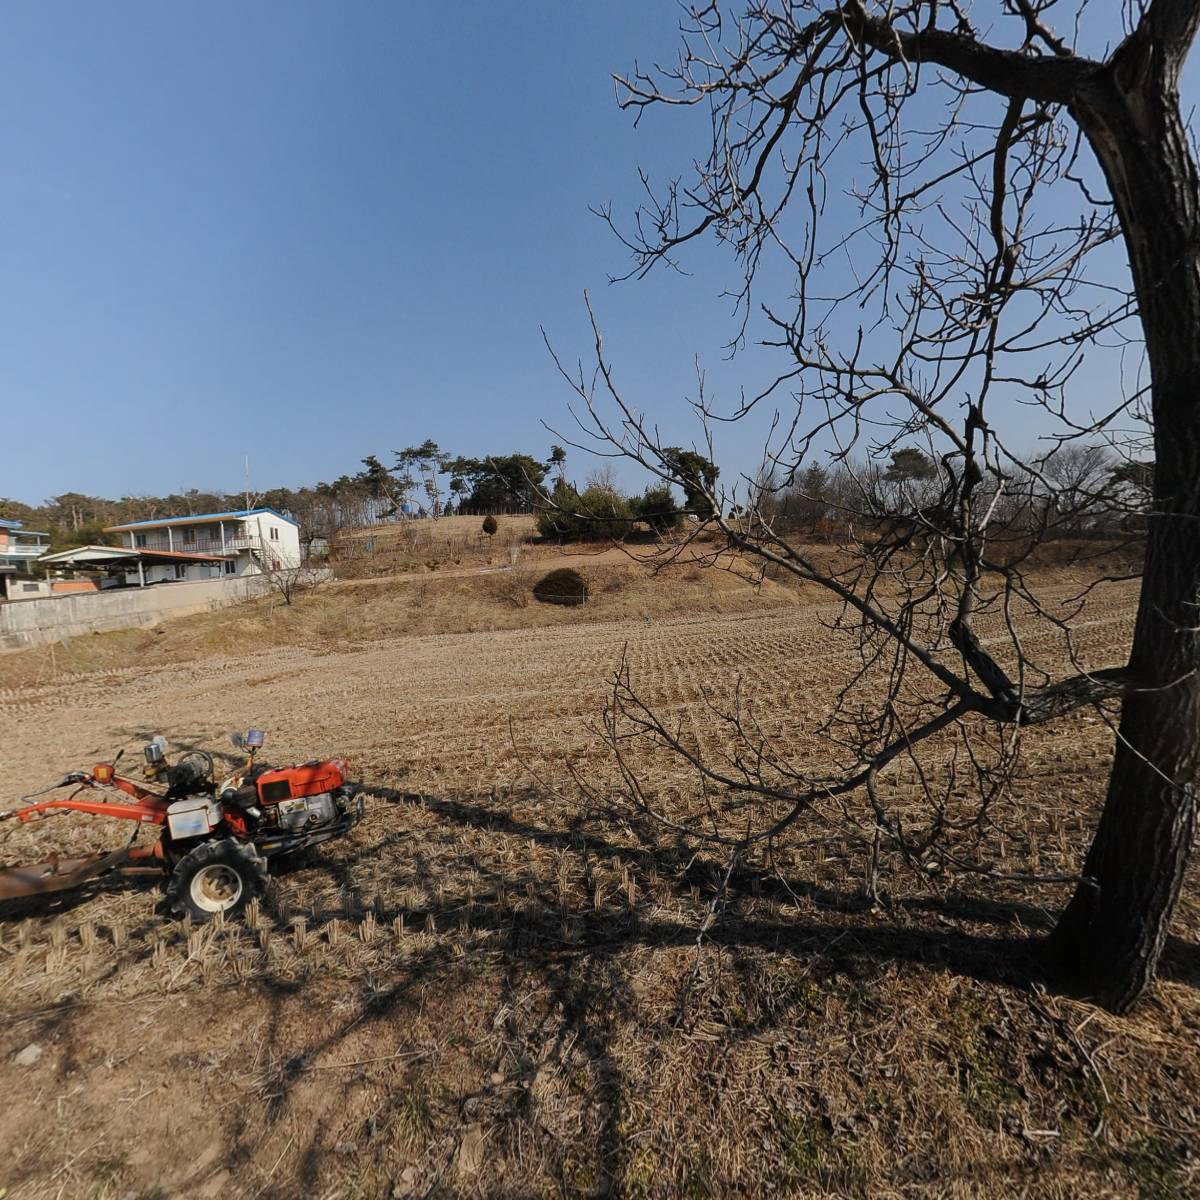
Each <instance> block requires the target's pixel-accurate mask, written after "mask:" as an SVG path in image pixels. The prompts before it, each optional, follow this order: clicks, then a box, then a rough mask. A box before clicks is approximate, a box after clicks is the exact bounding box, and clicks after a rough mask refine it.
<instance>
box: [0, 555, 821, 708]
mask: <svg viewBox="0 0 1200 1200" xmlns="http://www.w3.org/2000/svg"><path fill="white" fill-rule="evenodd" d="M551 561H562V558H561V556H560V557H559V558H557V559H554V560H551ZM571 561H572V562H575V561H577V560H576V559H575V558H572V559H571ZM579 569H580V570H582V572H583V574H584V576H585V578H586V579H587V580H588V585H589V600H588V603H587V604H586V605H584V606H581V607H579V608H574V609H565V608H562V607H559V606H547V605H543V604H538V603H536V602H534V601H533V597H532V591H533V587H534V585H535V584H536V582H537V581H538V579H539V578H541V577H542V575H543V574H544V571H543V570H542V569H541V568H539V567H536V566H530V567H526V566H524V565H521V566H518V567H515V568H501V569H497V570H496V571H495V572H494V573H484V574H480V573H479V572H478V571H477V570H476V571H464V572H453V571H450V572H447V571H440V572H437V573H430V574H428V575H423V576H421V577H418V578H403V579H396V578H393V577H387V576H385V577H381V578H372V579H362V580H346V581H338V582H335V583H332V584H326V585H322V586H321V587H319V588H317V589H316V590H314V591H312V592H308V593H305V594H302V595H300V596H299V597H297V599H296V601H295V602H294V603H293V604H292V605H285V604H283V603H282V602H281V601H280V599H279V598H278V597H277V596H274V595H270V596H267V597H265V598H261V599H257V600H252V601H248V602H246V603H244V604H240V605H237V606H236V607H234V608H230V609H221V610H218V611H216V612H212V613H205V614H201V615H199V616H191V617H183V618H177V619H173V620H168V621H164V622H163V623H162V624H160V625H157V626H154V627H152V628H149V629H128V630H118V631H116V632H112V633H100V634H92V635H90V636H84V637H76V638H73V639H71V640H70V641H69V642H68V643H67V644H65V645H59V646H56V647H54V648H49V647H42V646H39V647H34V648H32V649H29V650H21V651H10V652H8V653H0V689H2V688H15V687H21V686H25V685H28V684H31V683H39V682H50V681H53V680H54V679H57V678H64V677H66V676H70V675H76V674H84V673H90V672H103V671H108V670H116V671H120V670H122V669H124V668H126V667H128V666H129V665H130V664H137V665H138V666H139V667H147V666H156V665H160V664H164V663H175V662H192V661H194V660H197V659H202V658H213V657H224V656H228V655H235V654H239V653H244V652H249V651H255V650H261V649H266V648H270V647H273V646H281V647H283V646H291V647H306V648H309V649H313V650H325V651H332V650H346V649H351V648H354V647H358V646H362V645H366V644H368V643H370V642H375V641H380V640H385V639H391V638H396V637H404V636H409V635H414V634H416V635H421V634H437V633H447V634H449V633H476V632H481V631H486V630H500V629H526V628H537V627H542V626H549V625H559V624H579V623H590V622H596V621H614V620H629V619H644V620H650V619H653V618H658V617H664V616H671V615H676V614H681V613H697V614H699V613H734V612H752V611H764V610H768V609H771V608H774V607H778V606H781V605H788V606H791V605H795V604H796V603H798V602H799V595H800V593H798V592H797V591H796V589H794V588H791V587H785V586H781V585H778V584H775V583H772V582H770V581H767V582H764V583H763V584H762V585H761V586H755V585H753V584H751V583H747V582H746V581H745V580H743V579H741V578H739V577H737V576H736V575H733V574H731V573H729V572H725V571H702V570H701V569H700V568H699V567H696V566H694V565H687V564H685V565H681V566H678V567H672V568H669V569H667V570H666V571H664V572H662V573H660V574H659V575H657V576H653V575H651V574H650V573H649V572H648V571H647V570H646V568H644V567H641V566H639V565H637V564H636V563H633V562H630V561H628V560H626V559H624V558H623V557H619V556H618V557H616V558H615V560H614V558H613V557H612V556H605V558H604V559H603V560H602V561H597V562H595V563H594V564H593V563H589V562H586V561H585V562H583V563H581V564H580V566H579Z"/></svg>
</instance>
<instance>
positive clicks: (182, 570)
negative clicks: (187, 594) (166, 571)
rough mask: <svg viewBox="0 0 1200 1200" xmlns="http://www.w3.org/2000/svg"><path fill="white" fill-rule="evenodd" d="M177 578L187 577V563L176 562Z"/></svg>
mask: <svg viewBox="0 0 1200 1200" xmlns="http://www.w3.org/2000/svg"><path fill="white" fill-rule="evenodd" d="M175 578H176V579H186V578H187V563H176V564H175Z"/></svg>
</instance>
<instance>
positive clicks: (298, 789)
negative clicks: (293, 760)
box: [254, 758, 349, 804]
mask: <svg viewBox="0 0 1200 1200" xmlns="http://www.w3.org/2000/svg"><path fill="white" fill-rule="evenodd" d="M348 770H349V765H348V764H347V762H346V760H345V759H344V758H327V759H322V760H321V761H319V762H307V763H299V764H297V765H296V766H292V767H276V768H275V769H273V770H270V771H264V772H263V773H262V774H261V775H260V776H259V777H258V778H257V779H256V780H255V781H254V782H255V786H256V787H257V788H258V799H259V802H260V803H262V804H278V803H279V801H280V800H294V799H297V798H298V797H300V796H317V795H319V794H320V793H322V792H332V791H333V790H334V788H339V787H341V786H342V784H343V783H345V781H346V773H347V771H348Z"/></svg>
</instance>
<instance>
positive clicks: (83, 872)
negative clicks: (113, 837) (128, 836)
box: [0, 846, 130, 900]
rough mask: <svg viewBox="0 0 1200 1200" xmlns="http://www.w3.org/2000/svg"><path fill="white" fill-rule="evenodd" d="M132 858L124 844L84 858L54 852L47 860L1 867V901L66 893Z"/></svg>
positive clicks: (121, 865)
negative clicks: (107, 851)
mask: <svg viewBox="0 0 1200 1200" xmlns="http://www.w3.org/2000/svg"><path fill="white" fill-rule="evenodd" d="M129 858H130V854H129V847H128V846H123V847H122V848H121V849H120V850H113V851H112V852H111V853H108V854H104V853H100V854H88V855H85V856H84V857H83V858H60V857H59V856H58V855H57V854H55V855H52V856H51V857H50V858H48V859H47V860H46V861H45V862H40V863H30V864H29V865H28V866H24V867H6V868H5V869H3V870H0V900H19V899H20V898H21V897H22V896H41V895H44V894H45V893H47V892H64V891H66V890H67V889H68V888H73V887H78V886H79V885H80V884H82V883H86V882H87V881H88V880H89V879H95V878H96V876H98V875H103V874H105V872H107V871H112V870H115V869H116V868H118V867H123V866H124V865H125V864H126V863H127V862H128V861H129Z"/></svg>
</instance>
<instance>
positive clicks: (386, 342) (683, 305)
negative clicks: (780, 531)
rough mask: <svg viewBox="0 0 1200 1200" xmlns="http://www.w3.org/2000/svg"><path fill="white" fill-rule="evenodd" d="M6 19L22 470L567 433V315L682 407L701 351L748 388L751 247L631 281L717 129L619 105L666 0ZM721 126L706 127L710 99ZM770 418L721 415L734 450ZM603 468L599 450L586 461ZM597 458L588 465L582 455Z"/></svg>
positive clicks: (332, 466)
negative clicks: (735, 317)
mask: <svg viewBox="0 0 1200 1200" xmlns="http://www.w3.org/2000/svg"><path fill="white" fill-rule="evenodd" d="M4 11H5V37H4V39H3V43H2V45H0V122H2V126H0V127H2V130H3V134H2V144H3V146H4V154H3V157H2V158H0V228H2V229H3V235H2V238H0V274H2V277H3V280H4V286H3V289H0V405H2V406H3V412H4V428H5V437H6V440H7V441H8V443H9V445H10V446H15V447H16V448H17V449H16V452H15V453H14V452H11V451H10V452H9V453H8V454H6V455H5V468H4V476H3V478H2V479H0V495H7V496H10V497H13V498H16V499H20V500H24V501H27V502H37V501H40V500H41V499H43V498H44V497H46V496H49V495H52V494H55V493H58V492H61V491H64V490H68V489H71V490H78V491H83V492H91V493H95V494H102V495H120V494H133V493H161V492H165V491H169V490H176V489H183V488H188V487H200V488H206V489H226V488H227V489H231V490H234V489H239V488H240V487H241V486H242V473H243V457H244V455H245V454H247V453H248V454H249V455H250V458H251V471H252V479H253V483H254V485H255V486H257V487H269V486H275V485H281V484H282V485H291V486H298V485H301V484H304V483H311V482H315V481H316V480H317V479H321V478H332V477H334V476H336V475H338V474H340V473H342V472H345V471H353V470H355V469H357V467H358V462H359V459H361V458H362V456H363V455H365V454H368V453H376V454H379V455H380V457H382V458H383V459H384V460H385V461H390V452H391V451H392V450H393V449H394V448H396V447H400V446H406V445H410V444H413V443H416V442H420V441H422V440H424V439H425V438H427V437H432V438H433V439H435V440H436V441H438V442H439V443H441V444H442V446H443V447H444V448H446V449H449V450H451V451H452V452H455V453H463V454H479V453H484V452H488V451H496V452H504V451H508V450H516V449H520V450H526V449H529V450H534V451H543V452H544V451H545V450H546V449H547V448H548V446H549V444H550V442H551V440H552V438H551V435H550V434H548V433H547V432H545V430H543V429H542V427H541V424H540V422H541V421H543V420H545V421H548V422H550V423H551V424H560V425H561V424H564V423H565V421H566V417H565V405H566V401H567V394H566V391H565V389H564V387H563V385H562V383H561V381H560V380H559V379H558V377H557V375H556V373H555V371H554V368H553V365H552V363H551V362H550V360H549V357H548V356H547V353H546V351H545V348H544V346H543V345H542V340H541V333H540V331H539V326H540V325H545V326H546V328H547V330H548V332H549V334H550V336H551V337H552V338H553V340H554V341H555V343H556V345H557V346H558V347H560V348H561V349H562V350H563V351H564V353H565V354H566V355H567V356H568V357H571V356H573V355H575V354H584V353H586V352H587V349H588V341H587V337H586V327H585V322H584V313H583V307H582V292H583V289H584V288H585V287H587V288H590V289H591V292H592V295H593V299H594V302H595V304H596V307H597V310H598V313H599V315H600V317H601V319H602V321H603V324H604V326H605V331H606V335H607V338H608V342H609V345H610V347H611V349H612V352H613V355H614V358H615V360H616V362H617V364H618V368H619V372H620V376H621V378H622V379H623V380H624V381H625V382H626V383H627V384H628V386H629V389H630V392H631V394H632V395H633V397H634V398H635V399H636V400H637V401H638V402H639V403H640V404H641V405H643V406H644V407H645V408H646V409H647V410H648V411H649V412H650V413H651V414H652V415H653V417H654V418H656V419H657V420H659V421H660V422H661V424H662V426H663V427H664V429H666V430H667V431H668V433H669V434H670V435H671V436H672V438H673V439H676V440H680V441H690V440H691V439H692V437H693V436H694V435H695V428H694V426H693V425H692V424H691V422H690V419H689V417H688V414H687V412H686V409H685V407H684V405H683V404H682V401H681V398H682V397H683V396H685V395H689V394H692V393H693V392H694V366H693V362H694V358H695V356H697V355H699V356H700V357H701V359H702V360H703V363H704V365H705V367H706V368H707V369H708V371H709V380H710V384H711V386H712V387H713V388H714V389H715V390H716V391H717V392H718V394H721V395H725V396H726V397H728V398H729V399H730V400H732V399H733V398H734V395H735V393H736V390H737V387H738V386H739V385H741V384H745V385H746V386H748V387H754V386H755V384H757V383H761V382H762V381H763V380H764V379H765V378H766V372H767V370H768V369H769V366H770V363H769V362H768V360H767V358H766V356H765V355H764V353H762V352H758V351H754V350H751V351H750V352H748V353H747V354H746V355H744V356H741V357H739V358H738V359H736V360H735V361H734V362H732V363H730V362H727V361H726V360H725V359H724V357H723V355H722V352H721V347H722V346H723V344H724V343H725V342H726V341H727V340H728V338H729V336H730V333H731V324H730V317H729V313H730V304H729V302H728V301H727V300H723V299H721V298H720V295H719V293H720V291H721V289H722V287H723V286H727V285H729V284H731V283H734V282H735V281H736V268H735V266H734V264H733V263H732V261H731V260H730V258H729V257H728V255H727V254H726V253H725V252H724V251H723V250H721V249H719V248H717V247H704V248H701V249H699V250H698V251H697V252H696V253H694V254H692V255H691V256H690V258H689V267H690V268H691V269H692V272H693V273H692V274H691V275H689V276H681V275H675V274H671V273H669V272H663V273H658V274H655V275H654V276H652V278H651V279H650V280H649V281H647V282H643V283H638V284H624V285H618V286H613V287H610V286H608V285H607V282H606V280H607V278H608V276H609V275H610V274H613V273H618V272H620V271H622V270H624V269H626V267H627V265H628V260H627V257H626V255H625V252H624V251H623V250H622V248H621V247H620V246H619V245H618V244H617V243H616V241H615V240H614V239H613V237H612V235H611V233H610V232H609V231H608V230H607V229H606V228H605V227H604V226H603V224H602V223H601V222H600V221H599V220H598V219H597V218H595V217H594V216H592V215H591V214H590V213H589V211H588V206H589V205H594V204H602V203H608V202H611V203H612V204H613V205H614V208H615V209H616V211H617V212H618V213H624V212H629V211H631V210H632V208H633V206H634V204H635V202H636V200H637V196H638V182H637V175H636V168H637V166H638V164H639V163H640V164H644V165H646V166H648V167H650V168H652V169H653V170H654V171H655V173H656V174H657V175H658V176H659V177H660V178H661V177H665V176H666V175H667V174H668V173H669V172H670V171H671V170H678V169H681V168H683V167H684V166H686V163H687V159H688V155H689V154H690V153H691V152H695V151H698V150H699V149H700V148H701V141H700V140H698V139H697V138H696V137H694V136H688V127H687V124H686V122H683V123H681V122H680V121H679V120H678V119H677V118H676V119H673V120H672V119H665V118H666V117H668V116H670V114H664V115H662V116H658V117H657V118H656V119H652V120H647V121H645V122H644V123H643V126H642V128H641V129H640V130H637V131H635V130H634V129H633V127H632V122H631V120H630V119H629V117H628V116H627V115H625V114H622V113H621V112H619V111H618V109H617V107H616V105H615V103H614V100H613V91H612V84H611V81H610V73H611V72H612V71H614V70H624V69H627V68H628V67H629V66H630V64H631V63H632V62H633V60H634V58H635V57H639V58H641V59H642V60H643V61H645V60H650V59H654V58H656V57H658V58H668V57H670V56H671V55H672V54H673V52H674V50H675V47H676V44H677V34H676V24H677V18H678V10H677V8H676V6H675V5H674V4H673V3H670V2H668V0H663V2H657V0H656V2H652V3H647V2H646V0H641V2H631V0H606V3H604V4H594V3H582V2H567V0H536V2H535V0H526V2H523V3H520V4H516V3H512V4H497V3H495V2H494V0H490V2H487V3H483V2H478V3H476V2H465V3H459V4H456V5H452V6H451V5H440V4H421V5H418V4H413V3H400V2H398V0H392V2H389V3H378V4H371V3H365V2H363V0H355V2H354V3H348V4H337V5H335V4H332V3H307V2H299V0H298V2H293V3H288V4H286V5H285V4H282V3H274V4H266V3H251V4H247V3H244V2H238V3H231V2H228V0H214V2H209V3H203V4H202V3H181V2H172V3H161V2H157V0H156V2H154V3H142V2H138V3H133V2H130V0H121V2H120V3H113V4H105V5H98V4H91V3H89V4H82V3H81V4H64V3H58V2H46V0H39V2H37V3H24V2H10V3H9V4H7V5H6V6H5V10H4ZM693 129H694V127H693ZM753 436H754V434H753V430H745V431H739V430H731V431H726V432H725V434H724V439H725V440H724V442H723V445H722V450H723V451H724V453H725V454H726V455H727V456H728V460H729V464H730V466H731V467H741V466H746V465H748V464H749V463H750V461H751V447H752V444H753ZM577 467H579V464H578V463H577ZM579 473H580V474H582V473H584V471H583V469H580V470H579Z"/></svg>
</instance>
